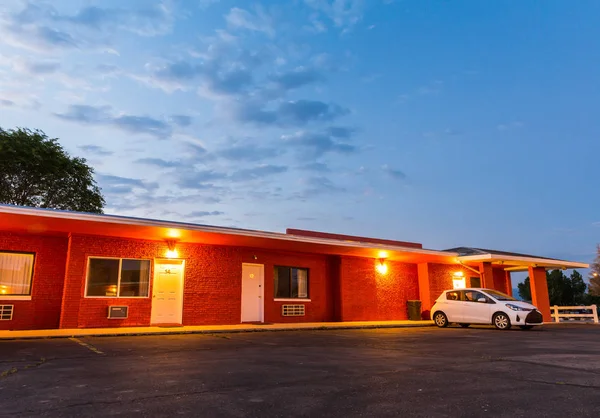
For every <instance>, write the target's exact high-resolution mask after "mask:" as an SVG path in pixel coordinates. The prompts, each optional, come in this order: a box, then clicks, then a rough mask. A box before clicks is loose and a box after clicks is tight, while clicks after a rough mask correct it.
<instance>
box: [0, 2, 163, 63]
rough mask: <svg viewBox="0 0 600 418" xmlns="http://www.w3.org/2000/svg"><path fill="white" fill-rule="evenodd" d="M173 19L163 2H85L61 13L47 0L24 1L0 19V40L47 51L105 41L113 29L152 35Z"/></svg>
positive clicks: (80, 46)
mask: <svg viewBox="0 0 600 418" xmlns="http://www.w3.org/2000/svg"><path fill="white" fill-rule="evenodd" d="M173 21H174V17H173V14H172V13H171V10H170V9H169V8H168V7H167V6H166V5H165V4H161V3H159V4H156V5H145V6H144V7H141V8H137V9H124V8H101V7H96V6H86V7H83V8H81V9H79V10H78V11H77V12H75V13H74V14H64V13H61V12H60V11H58V10H57V9H56V8H54V7H53V6H52V5H50V4H44V3H42V4H39V3H34V2H32V1H25V2H24V7H23V8H22V9H21V10H20V11H19V12H17V13H13V14H6V15H5V16H4V17H3V18H2V20H1V21H0V26H1V28H0V32H1V33H0V34H1V35H2V37H3V40H4V41H5V42H6V43H8V44H10V45H13V46H18V47H22V48H27V49H31V50H36V51H40V52H47V51H48V50H56V49H74V48H86V49H89V48H91V47H99V46H102V45H104V46H106V45H108V41H107V39H106V38H107V36H110V35H112V34H114V33H115V32H117V31H127V32H132V33H135V34H137V35H140V36H155V35H161V34H165V33H167V32H169V31H170V29H171V27H172V24H173Z"/></svg>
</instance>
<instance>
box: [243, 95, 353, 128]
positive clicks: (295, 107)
mask: <svg viewBox="0 0 600 418" xmlns="http://www.w3.org/2000/svg"><path fill="white" fill-rule="evenodd" d="M348 113H349V110H348V109H346V108H343V107H341V106H339V105H336V104H333V103H324V102H321V101H318V100H294V101H285V102H283V103H280V104H279V106H278V107H277V108H276V109H275V110H264V109H262V108H260V107H257V104H256V103H252V102H246V103H244V104H241V105H239V106H238V107H237V109H235V110H234V118H235V119H237V120H239V121H241V122H251V123H256V124H259V125H279V126H302V125H305V124H307V123H309V122H328V121H331V120H334V119H337V118H339V117H342V116H345V115H347V114H348Z"/></svg>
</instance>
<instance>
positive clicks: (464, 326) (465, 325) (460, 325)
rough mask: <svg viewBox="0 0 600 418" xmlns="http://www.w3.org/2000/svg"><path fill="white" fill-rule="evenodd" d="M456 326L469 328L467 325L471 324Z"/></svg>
mask: <svg viewBox="0 0 600 418" xmlns="http://www.w3.org/2000/svg"><path fill="white" fill-rule="evenodd" d="M458 325H460V326H461V327H463V328H469V325H471V324H458Z"/></svg>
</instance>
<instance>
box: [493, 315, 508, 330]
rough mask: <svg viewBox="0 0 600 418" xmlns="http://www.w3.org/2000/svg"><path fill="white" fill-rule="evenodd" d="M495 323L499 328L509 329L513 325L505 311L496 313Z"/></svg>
mask: <svg viewBox="0 0 600 418" xmlns="http://www.w3.org/2000/svg"><path fill="white" fill-rule="evenodd" d="M493 323H494V326H495V327H496V329H499V330H507V329H510V327H511V323H510V318H509V317H508V315H506V314H505V313H504V312H498V313H497V314H496V315H494V319H493Z"/></svg>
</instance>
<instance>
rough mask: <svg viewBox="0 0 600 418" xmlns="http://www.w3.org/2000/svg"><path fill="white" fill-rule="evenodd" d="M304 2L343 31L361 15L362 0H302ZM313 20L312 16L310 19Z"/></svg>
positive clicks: (363, 2) (350, 27)
mask: <svg viewBox="0 0 600 418" xmlns="http://www.w3.org/2000/svg"><path fill="white" fill-rule="evenodd" d="M304 1H305V3H306V4H307V5H308V6H309V7H311V8H312V9H314V10H315V11H317V12H318V13H320V14H322V15H323V16H325V17H327V18H328V19H329V20H331V21H332V22H333V24H334V25H335V26H336V27H337V28H340V29H343V32H347V31H348V30H350V29H352V27H353V26H354V25H356V24H357V23H358V22H359V21H360V20H361V19H362V17H363V13H364V8H365V1H364V0H304ZM312 20H313V22H314V20H315V19H314V18H313V19H312Z"/></svg>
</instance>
